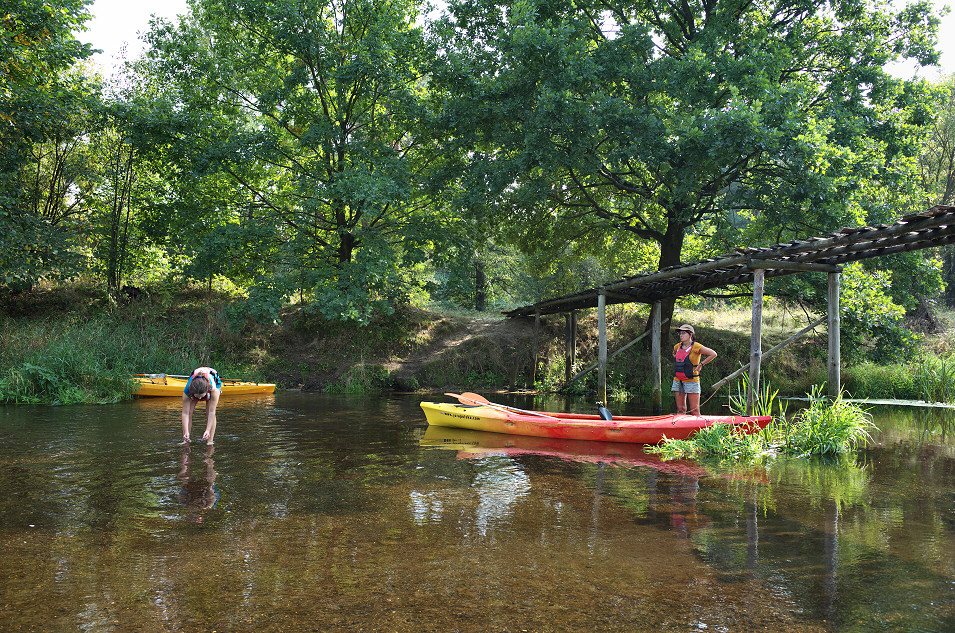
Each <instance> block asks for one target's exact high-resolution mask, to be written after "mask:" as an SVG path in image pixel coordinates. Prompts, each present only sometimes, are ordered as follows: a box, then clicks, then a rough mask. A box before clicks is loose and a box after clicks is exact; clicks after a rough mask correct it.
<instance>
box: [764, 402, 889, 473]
mask: <svg viewBox="0 0 955 633" xmlns="http://www.w3.org/2000/svg"><path fill="white" fill-rule="evenodd" d="M821 391H822V387H820V388H819V390H817V391H816V392H814V393H812V394H810V395H809V407H808V408H806V409H803V410H802V411H800V412H798V413H797V414H796V416H795V418H794V420H793V422H792V424H788V425H784V427H783V428H782V429H780V431H779V432H780V433H781V435H782V438H783V443H782V444H781V446H780V452H782V453H785V454H789V455H796V456H799V457H809V456H812V455H824V456H832V455H844V454H848V453H850V452H851V451H852V450H854V449H855V447H856V446H857V445H859V444H865V442H866V441H868V440H870V439H871V437H870V436H869V432H868V429H870V428H872V426H873V425H872V419H871V416H870V415H869V414H868V413H866V411H865V410H864V409H862V408H861V407H860V406H858V405H856V404H853V403H851V402H846V401H845V400H843V397H842V394H841V393H840V394H839V396H837V397H836V399H835V400H833V401H832V402H829V401H828V400H827V399H826V398H824V397H822V395H821Z"/></svg>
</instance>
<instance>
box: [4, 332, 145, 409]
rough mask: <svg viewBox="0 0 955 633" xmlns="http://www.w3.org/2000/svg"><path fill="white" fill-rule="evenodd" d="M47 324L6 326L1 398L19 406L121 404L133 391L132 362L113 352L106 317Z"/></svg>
mask: <svg viewBox="0 0 955 633" xmlns="http://www.w3.org/2000/svg"><path fill="white" fill-rule="evenodd" d="M62 325H63V323H59V322H48V323H47V322H43V323H36V324H30V325H29V326H19V327H18V326H16V325H15V324H13V323H11V322H6V323H4V325H3V328H2V329H0V340H2V341H3V347H4V352H3V356H2V362H0V401H2V402H7V403H13V404H77V403H90V402H99V403H101V402H116V401H118V400H123V399H127V398H129V397H130V395H131V394H132V391H133V385H132V382H131V374H132V373H133V372H132V371H131V369H130V365H128V364H127V363H125V362H123V361H124V359H121V358H117V357H115V356H114V355H112V354H111V353H110V347H109V344H108V343H105V342H104V341H106V340H107V339H108V338H109V336H110V333H109V327H108V325H107V324H106V323H104V322H103V321H84V322H72V323H71V324H70V327H68V328H63V327H62Z"/></svg>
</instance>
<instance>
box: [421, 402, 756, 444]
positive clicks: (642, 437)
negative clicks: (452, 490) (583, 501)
mask: <svg viewBox="0 0 955 633" xmlns="http://www.w3.org/2000/svg"><path fill="white" fill-rule="evenodd" d="M421 408H422V409H424V414H425V417H426V418H427V420H428V424H430V425H433V426H450V427H455V428H461V429H471V430H474V431H490V432H492V433H505V434H508V435H530V436H533V437H552V438H557V439H566V440H591V441H597V442H628V443H636V444H659V443H660V442H662V441H663V439H664V438H669V439H677V440H685V439H686V438H688V437H690V436H691V435H693V434H694V433H696V432H697V431H699V430H700V429H703V428H706V427H709V426H712V425H714V424H717V423H720V424H728V425H731V426H735V427H737V428H738V429H740V430H741V431H743V432H747V433H751V432H755V431H757V430H759V429H761V428H763V427H765V426H766V425H767V424H769V422H770V420H772V418H771V417H770V416H751V417H746V416H741V415H704V416H693V415H657V416H646V417H639V416H617V417H614V418H613V419H612V420H604V419H602V418H601V417H600V416H598V415H587V414H581V413H560V414H557V413H545V412H543V411H523V410H519V409H515V408H513V407H506V406H504V405H497V404H493V403H488V404H485V405H478V406H474V405H469V404H457V403H446V402H422V403H421Z"/></svg>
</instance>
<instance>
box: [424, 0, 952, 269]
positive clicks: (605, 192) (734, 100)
mask: <svg viewBox="0 0 955 633" xmlns="http://www.w3.org/2000/svg"><path fill="white" fill-rule="evenodd" d="M936 26H937V19H936V18H935V17H934V16H933V15H932V13H931V11H930V9H929V6H928V5H927V3H918V4H914V5H911V6H909V7H907V8H905V9H903V10H901V11H898V12H892V11H890V10H888V9H886V8H882V7H879V6H876V5H872V4H869V3H866V2H864V1H859V0H846V1H837V2H803V1H802V0H797V1H793V0H779V1H770V2H752V1H750V0H713V1H706V2H683V3H664V2H653V1H642V0H637V1H623V2H601V1H596V2H595V1H592V0H557V1H553V0H520V1H518V2H499V1H495V0H484V1H479V2H474V1H471V0H468V1H467V2H451V3H450V4H449V16H448V17H447V18H445V19H444V20H443V21H442V22H441V23H440V24H438V25H437V26H436V29H435V30H436V33H437V35H438V37H440V38H441V40H442V43H443V50H444V51H445V59H446V61H447V63H446V64H445V66H444V67H443V68H442V70H441V71H440V73H439V75H440V77H439V78H438V79H436V81H435V82H434V85H435V86H441V88H442V89H443V90H444V91H445V94H446V95H447V102H446V108H445V111H444V114H445V117H444V122H445V123H446V125H447V126H448V129H449V130H450V131H451V133H452V134H454V136H455V138H456V139H457V141H458V143H460V145H461V147H474V148H476V149H477V151H476V152H475V154H476V156H477V159H476V160H475V158H474V156H472V155H471V154H467V163H466V165H464V168H465V169H466V171H467V178H468V183H469V186H470V187H472V188H474V187H480V186H481V185H484V186H485V187H486V188H487V190H488V197H489V198H490V199H492V200H494V201H495V202H496V207H495V208H496V209H497V211H498V216H497V221H498V222H500V223H502V224H504V225H509V226H512V227H514V233H519V235H518V236H516V238H517V239H519V240H520V241H521V242H522V243H523V244H524V246H525V248H527V249H530V250H533V249H548V248H552V247H554V246H557V245H559V244H561V243H562V240H560V239H553V238H554V237H555V236H562V237H564V238H565V239H571V240H575V239H576V240H581V239H583V238H587V236H591V235H593V234H594V233H600V232H617V233H630V234H634V235H636V236H637V237H639V238H641V239H643V240H651V241H653V242H655V243H656V244H658V245H659V259H658V262H657V265H658V266H659V267H660V268H663V267H667V266H672V265H676V264H678V263H680V261H681V259H688V258H686V257H685V256H684V255H683V249H684V247H685V238H686V236H687V234H688V233H690V232H693V231H696V232H702V233H706V234H709V235H710V236H711V237H713V238H716V239H712V240H711V243H712V247H713V248H723V247H726V246H728V245H732V244H733V243H734V242H735V240H736V239H738V238H739V231H740V230H741V229H745V228H746V227H752V228H753V229H756V230H755V231H750V233H749V234H748V237H749V238H752V237H753V236H754V235H758V236H760V238H761V240H762V241H767V238H768V239H769V240H774V241H779V240H782V239H790V238H792V237H795V236H805V235H807V234H813V233H816V232H819V231H823V230H826V229H832V228H836V227H838V226H840V225H847V224H856V223H859V222H866V221H867V219H868V215H869V213H870V212H872V211H880V212H882V213H884V212H885V210H886V209H888V208H892V209H893V211H894V212H897V211H898V206H899V205H900V204H901V205H903V206H904V205H905V204H906V203H907V201H906V199H905V197H904V196H897V195H894V194H892V193H890V192H892V191H896V190H897V189H898V188H899V187H900V185H902V186H903V188H905V189H907V191H909V192H911V191H912V188H911V187H905V179H906V178H907V177H909V176H911V172H910V166H911V160H910V159H911V157H912V156H914V155H915V154H916V152H917V140H918V137H917V135H916V134H915V133H916V132H917V129H918V126H919V125H921V124H922V123H924V120H925V118H926V112H927V106H926V103H925V94H924V91H923V90H920V88H919V86H917V85H915V84H912V83H910V82H904V81H900V80H897V79H893V78H892V77H890V76H889V75H887V74H886V72H885V71H884V70H883V68H882V67H883V66H884V65H885V64H886V63H887V62H889V61H891V60H893V59H897V58H899V57H914V58H916V59H918V60H919V61H920V62H921V63H931V62H933V61H935V60H936V59H937V54H936V53H935V51H934V48H933V43H934V32H935V28H936ZM472 195H473V193H472ZM541 236H543V238H544V239H539V238H540V237H541Z"/></svg>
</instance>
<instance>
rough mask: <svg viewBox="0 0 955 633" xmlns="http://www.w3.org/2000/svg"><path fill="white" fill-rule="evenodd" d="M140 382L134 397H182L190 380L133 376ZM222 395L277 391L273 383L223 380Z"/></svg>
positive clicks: (152, 375)
mask: <svg viewBox="0 0 955 633" xmlns="http://www.w3.org/2000/svg"><path fill="white" fill-rule="evenodd" d="M133 378H134V379H136V380H137V381H138V382H139V386H138V387H137V388H136V391H134V392H133V395H134V396H175V397H178V398H181V397H182V390H183V389H185V388H186V382H188V380H189V379H188V378H183V377H180V376H169V375H167V374H136V375H134V376H133ZM221 380H222V395H224V396H228V395H237V394H242V393H272V392H273V391H275V385H274V384H273V383H264V382H245V381H242V380H233V379H226V378H222V379H221Z"/></svg>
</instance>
